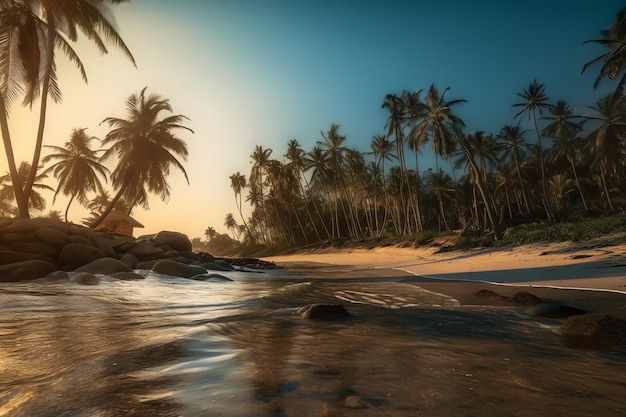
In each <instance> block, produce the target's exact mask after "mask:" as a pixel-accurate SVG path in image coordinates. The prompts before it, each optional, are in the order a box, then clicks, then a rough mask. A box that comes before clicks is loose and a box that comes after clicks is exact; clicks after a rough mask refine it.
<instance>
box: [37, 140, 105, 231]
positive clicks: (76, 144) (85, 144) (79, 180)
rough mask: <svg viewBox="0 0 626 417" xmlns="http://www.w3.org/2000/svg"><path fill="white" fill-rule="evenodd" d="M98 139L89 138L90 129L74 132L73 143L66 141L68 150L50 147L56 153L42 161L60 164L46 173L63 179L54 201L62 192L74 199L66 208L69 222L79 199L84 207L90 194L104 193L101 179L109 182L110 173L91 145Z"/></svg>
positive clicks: (60, 180) (52, 166) (60, 179)
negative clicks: (74, 205) (49, 172)
mask: <svg viewBox="0 0 626 417" xmlns="http://www.w3.org/2000/svg"><path fill="white" fill-rule="evenodd" d="M94 140H98V139H97V138H96V137H93V136H88V135H87V133H86V129H84V128H82V129H74V130H73V131H72V135H71V137H70V140H69V141H67V142H65V147H61V146H47V147H48V148H50V149H52V150H53V151H54V152H55V153H52V154H50V155H48V156H46V157H45V158H44V159H43V160H42V162H43V163H44V164H45V163H47V162H49V161H51V160H56V161H57V162H56V163H54V164H53V165H51V166H50V167H48V168H47V169H46V171H44V172H46V173H47V172H48V171H52V173H53V175H54V177H55V178H57V179H58V180H59V183H58V186H57V189H56V191H55V193H54V199H53V201H54V200H55V199H56V197H57V195H58V194H59V193H62V194H63V195H69V196H70V201H69V202H68V204H67V208H66V209H65V221H68V220H67V214H68V211H69V209H70V205H71V204H72V201H73V200H74V199H75V198H76V199H77V200H78V202H80V203H81V204H85V203H87V201H88V198H87V193H88V192H91V191H94V192H96V191H102V183H101V182H100V176H102V177H104V178H105V180H106V175H107V173H108V172H109V170H108V169H107V168H106V167H105V166H104V165H102V164H100V163H99V162H98V155H97V151H94V150H92V149H91V147H90V146H89V144H90V142H92V141H94Z"/></svg>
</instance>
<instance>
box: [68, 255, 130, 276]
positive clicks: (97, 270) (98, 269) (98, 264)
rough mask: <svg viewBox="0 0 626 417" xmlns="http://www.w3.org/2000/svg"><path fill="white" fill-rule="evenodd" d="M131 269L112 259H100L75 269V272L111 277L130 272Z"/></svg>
mask: <svg viewBox="0 0 626 417" xmlns="http://www.w3.org/2000/svg"><path fill="white" fill-rule="evenodd" d="M131 271H132V269H130V267H129V266H128V265H126V264H125V263H123V262H121V261H118V260H117V259H113V258H100V259H96V260H95V261H92V262H89V263H88V264H86V265H83V266H81V267H79V268H77V269H76V272H91V273H92V274H104V275H111V274H114V273H116V272H131Z"/></svg>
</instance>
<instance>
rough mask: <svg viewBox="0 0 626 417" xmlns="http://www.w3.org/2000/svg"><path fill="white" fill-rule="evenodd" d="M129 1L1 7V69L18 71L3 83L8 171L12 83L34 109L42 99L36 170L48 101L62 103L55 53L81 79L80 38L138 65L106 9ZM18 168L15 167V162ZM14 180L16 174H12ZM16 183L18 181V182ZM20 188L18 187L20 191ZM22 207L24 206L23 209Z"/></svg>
mask: <svg viewBox="0 0 626 417" xmlns="http://www.w3.org/2000/svg"><path fill="white" fill-rule="evenodd" d="M124 1H125V0H110V1H105V0H75V1H71V2H69V1H66V2H59V1H54V0H39V1H36V0H22V1H5V2H3V3H2V4H1V5H0V6H1V7H2V9H1V11H0V12H1V13H2V16H1V18H2V22H3V25H2V29H1V30H0V31H1V32H2V33H0V67H4V68H8V67H12V68H19V69H18V70H17V71H10V72H7V73H6V74H7V75H5V77H3V78H4V79H3V80H1V81H0V126H1V127H2V135H3V140H4V142H5V150H6V152H7V158H8V159H9V165H10V166H11V164H12V163H11V159H12V158H13V155H12V148H11V146H8V147H7V145H8V144H10V142H11V139H10V133H9V131H8V126H7V127H5V124H6V108H7V107H8V104H9V101H10V100H11V99H12V98H13V97H12V96H14V92H15V91H16V90H15V89H14V88H13V87H11V86H9V84H11V83H17V84H19V85H20V88H19V89H20V90H21V91H23V92H24V93H25V94H24V103H25V104H26V105H31V106H32V104H33V103H34V101H35V100H36V99H37V98H38V97H39V98H40V107H39V123H38V127H37V137H36V141H35V149H34V152H33V159H32V162H31V166H34V167H37V166H38V165H39V159H40V157H41V150H42V146H43V135H44V129H45V123H46V110H47V103H48V102H47V100H48V98H49V97H50V98H52V99H53V100H54V101H57V102H58V101H60V100H61V91H60V88H59V85H58V83H57V75H56V62H55V50H56V49H60V50H61V51H63V53H64V54H65V55H66V56H67V57H68V58H69V59H70V61H72V62H73V63H75V64H76V66H77V67H78V69H79V71H80V73H81V75H82V77H83V79H84V80H85V81H86V80H87V77H86V73H85V69H84V67H83V64H82V62H81V60H80V59H79V57H78V55H77V54H76V53H75V52H74V50H73V49H72V47H71V45H70V43H69V42H67V41H66V39H67V40H69V41H71V42H76V41H77V39H78V33H79V32H82V33H83V34H84V35H85V37H86V38H87V39H89V40H91V41H92V42H93V43H94V44H95V45H96V47H97V48H98V49H99V51H100V52H101V53H107V52H108V50H107V48H106V45H105V41H109V42H110V43H112V44H113V45H114V46H116V47H118V48H120V49H121V50H122V51H123V52H124V53H125V54H126V55H127V56H128V57H129V58H130V59H131V61H132V62H133V64H134V63H135V61H134V58H133V56H132V54H131V53H130V51H129V49H128V48H127V46H126V45H125V43H124V41H123V40H122V38H121V37H120V36H119V34H118V33H117V31H116V29H115V27H114V25H113V24H112V23H111V22H110V20H109V19H110V17H111V13H110V10H109V8H108V4H107V3H112V4H117V3H122V2H124ZM13 164H14V162H13ZM12 175H13V174H12ZM36 175H37V173H36V170H32V171H31V172H30V174H29V176H28V178H27V180H26V183H25V184H24V186H23V187H24V190H23V192H20V191H19V190H17V189H16V196H17V195H18V194H22V195H21V196H20V197H19V198H18V199H22V198H25V197H26V196H28V195H29V193H30V190H31V188H32V187H33V183H34V181H35V177H36ZM14 179H15V178H14ZM16 188H17V187H16ZM18 204H20V203H19V202H18ZM22 205H23V203H22ZM20 216H21V217H26V218H27V217H28V216H29V215H28V210H27V207H22V208H20Z"/></svg>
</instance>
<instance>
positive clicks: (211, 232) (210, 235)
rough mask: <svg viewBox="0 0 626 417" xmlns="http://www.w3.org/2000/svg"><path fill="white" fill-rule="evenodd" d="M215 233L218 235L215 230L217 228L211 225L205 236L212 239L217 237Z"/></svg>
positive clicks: (205, 231)
mask: <svg viewBox="0 0 626 417" xmlns="http://www.w3.org/2000/svg"><path fill="white" fill-rule="evenodd" d="M215 235H217V232H216V231H215V228H213V227H211V226H209V227H207V228H206V229H205V230H204V237H206V239H207V240H211V239H213V238H214V237H215Z"/></svg>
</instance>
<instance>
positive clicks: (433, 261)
mask: <svg viewBox="0 0 626 417" xmlns="http://www.w3.org/2000/svg"><path fill="white" fill-rule="evenodd" d="M436 251H437V248H434V247H422V248H402V247H379V248H373V249H324V250H317V251H310V252H306V253H298V254H293V255H287V256H276V257H271V258H266V259H267V260H269V261H273V262H276V263H277V264H279V265H283V266H286V267H287V268H292V269H301V268H311V267H312V266H314V265H321V264H325V265H328V264H332V265H337V266H339V265H340V266H345V267H346V268H351V269H352V270H354V269H355V268H356V269H361V270H370V272H371V270H372V269H379V270H381V275H383V276H384V275H385V272H383V270H393V271H394V274H406V275H407V276H408V275H411V276H412V278H411V280H413V281H415V282H417V283H418V285H420V286H421V287H423V288H425V289H427V290H430V291H436V292H439V293H443V294H447V295H450V296H452V297H454V298H456V299H457V300H459V301H460V302H461V303H464V304H473V303H485V300H482V299H480V300H479V299H478V298H477V297H475V296H474V295H473V294H474V293H475V292H476V291H478V290H480V289H490V290H492V291H496V292H498V293H500V294H502V295H506V296H510V295H512V294H514V293H515V292H518V291H528V292H532V293H533V294H536V295H537V296H539V297H541V298H543V299H549V300H557V301H561V302H566V303H568V304H574V305H576V306H577V307H580V308H583V309H585V310H587V311H590V312H606V313H610V314H613V315H617V316H620V317H622V318H626V236H623V235H618V236H610V237H606V238H601V239H596V240H592V241H586V242H577V243H575V242H566V243H537V244H529V245H522V246H516V247H505V248H495V249H494V248H484V249H475V250H469V251H452V252H445V253H435V252H436ZM581 290H582V291H581ZM589 290H595V291H589Z"/></svg>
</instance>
